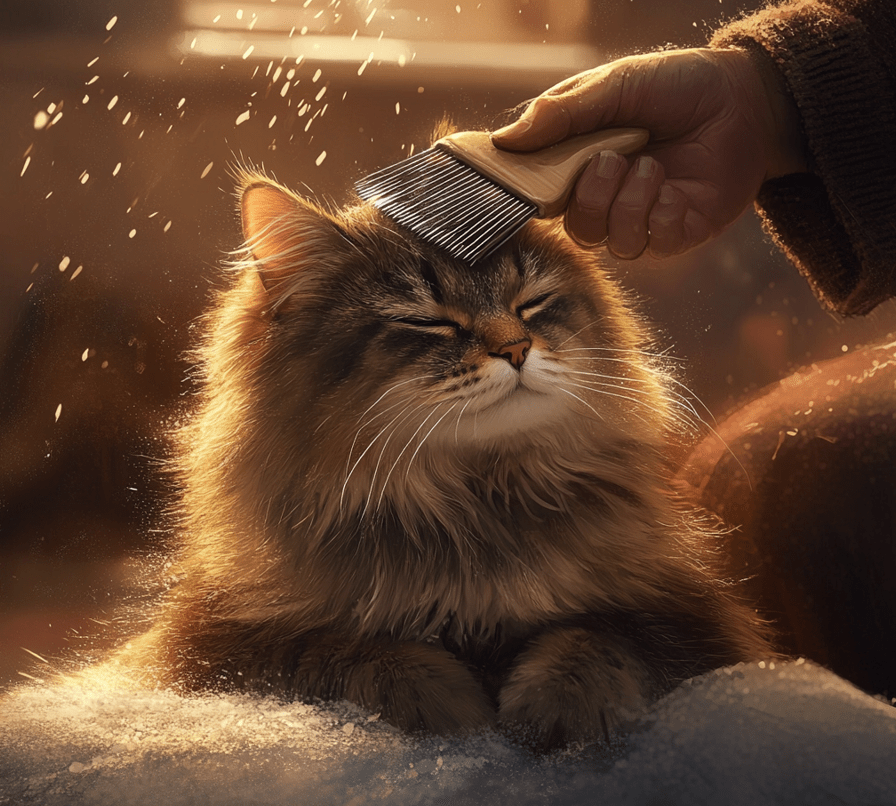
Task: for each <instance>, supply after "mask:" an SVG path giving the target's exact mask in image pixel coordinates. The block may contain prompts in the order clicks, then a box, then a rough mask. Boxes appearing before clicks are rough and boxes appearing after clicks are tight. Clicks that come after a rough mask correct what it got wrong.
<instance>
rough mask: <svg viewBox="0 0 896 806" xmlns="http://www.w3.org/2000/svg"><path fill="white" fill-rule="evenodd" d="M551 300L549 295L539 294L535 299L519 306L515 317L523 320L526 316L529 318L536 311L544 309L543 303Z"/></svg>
mask: <svg viewBox="0 0 896 806" xmlns="http://www.w3.org/2000/svg"><path fill="white" fill-rule="evenodd" d="M550 298H551V294H540V295H539V296H537V297H533V298H532V299H530V300H529V301H528V302H524V303H523V304H522V305H519V306H518V307H517V309H516V315H517V316H518V317H519V318H520V319H525V318H526V317H527V316H531V315H532V314H534V313H536V312H537V311H539V310H541V308H543V307H544V305H545V303H546V302H547V301H548V300H549V299H550Z"/></svg>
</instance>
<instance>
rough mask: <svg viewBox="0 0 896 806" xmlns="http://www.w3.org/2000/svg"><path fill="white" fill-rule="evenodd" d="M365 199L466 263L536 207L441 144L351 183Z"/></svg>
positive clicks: (489, 248)
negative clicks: (450, 152)
mask: <svg viewBox="0 0 896 806" xmlns="http://www.w3.org/2000/svg"><path fill="white" fill-rule="evenodd" d="M355 190H356V191H357V193H358V195H359V196H360V197H361V198H362V199H364V201H368V202H370V203H371V204H372V205H373V206H374V207H377V208H378V209H380V210H382V211H383V212H384V213H385V214H386V215H387V216H389V218H391V219H392V220H393V221H395V222H397V223H398V224H401V225H402V226H404V227H407V228H408V229H409V230H411V232H413V233H414V234H415V235H418V236H419V237H420V238H422V239H423V240H425V241H428V242H429V243H431V244H433V245H434V246H437V247H440V248H442V249H445V250H446V251H447V252H448V253H449V254H451V255H452V256H453V257H456V258H458V259H459V260H463V261H466V262H469V263H475V262H476V261H477V260H480V259H481V258H483V257H485V256H486V255H487V254H488V253H489V252H491V251H492V250H494V249H496V248H497V247H498V246H500V245H501V244H502V243H504V241H506V240H507V239H508V238H510V237H511V236H512V235H513V234H514V233H515V232H516V231H517V230H518V229H519V228H520V227H522V226H523V224H525V223H526V222H527V221H528V220H529V219H530V218H532V217H533V216H535V215H536V214H537V213H538V208H537V207H536V206H535V205H534V204H532V203H531V202H529V201H526V200H525V199H521V198H519V197H518V196H515V195H513V194H512V193H510V192H509V191H507V190H505V189H504V188H502V187H501V186H500V185H498V184H495V183H494V182H492V181H491V180H490V179H488V178H487V177H485V176H483V175H482V174H481V173H479V172H478V171H477V170H476V169H475V168H471V167H470V166H469V165H466V164H464V163H463V162H461V161H460V160H458V159H456V158H454V157H453V156H451V155H450V154H449V153H448V152H446V151H444V150H442V149H440V148H430V149H427V150H426V151H421V152H420V153H419V154H415V155H414V156H413V157H408V159H406V160H403V161H402V162H399V163H396V164H395V165H390V166H388V167H387V168H383V169H381V170H379V171H376V172H375V173H372V174H370V176H367V177H366V178H364V179H362V180H361V181H359V182H358V183H357V184H356V185H355Z"/></svg>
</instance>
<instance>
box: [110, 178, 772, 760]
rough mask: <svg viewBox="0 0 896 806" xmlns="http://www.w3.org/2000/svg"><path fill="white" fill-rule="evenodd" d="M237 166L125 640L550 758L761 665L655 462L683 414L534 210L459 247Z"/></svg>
mask: <svg viewBox="0 0 896 806" xmlns="http://www.w3.org/2000/svg"><path fill="white" fill-rule="evenodd" d="M240 180H241V181H240V210H241V219H242V227H243V232H244V235H245V239H246V244H247V246H246V251H245V259H244V260H242V261H240V262H239V263H238V264H237V265H236V266H235V271H234V277H233V279H232V280H231V281H230V282H229V284H228V287H227V288H226V289H225V290H224V291H222V292H221V293H220V294H219V295H218V297H217V299H216V301H215V303H214V306H213V307H212V309H211V311H210V313H209V315H208V318H207V327H206V333H205V336H204V339H203V340H202V342H201V345H200V346H199V347H198V350H197V353H196V356H197V363H198V367H199V371H200V373H201V389H200V392H199V394H198V404H197V410H196V412H195V414H194V415H193V416H192V419H191V420H190V421H189V422H188V423H187V424H186V425H185V426H184V427H183V428H182V430H181V431H180V433H179V435H178V436H177V444H178V447H177V459H176V465H177V468H176V469H177V474H178V478H179V480H180V485H181V488H182V500H181V503H180V505H179V509H178V526H177V529H178V532H179V540H180V541H181V548H180V550H179V553H178V555H177V565H176V568H177V572H178V576H179V577H180V581H179V582H178V583H177V584H176V585H175V586H174V587H173V589H172V590H171V591H170V592H169V595H168V598H167V600H166V601H165V602H164V604H163V606H162V608H161V612H160V615H159V618H158V620H157V622H156V623H155V625H154V626H153V627H152V628H151V629H150V630H149V631H148V632H147V633H146V634H144V635H143V636H142V637H141V638H139V639H137V640H135V641H133V642H132V643H131V644H130V645H129V649H128V651H127V652H126V653H125V654H124V655H122V658H121V659H120V660H122V659H123V660H126V661H127V662H128V663H130V664H132V665H134V666H136V667H137V668H139V669H141V670H143V672H144V673H145V674H146V675H147V676H149V677H150V678H151V679H152V680H154V681H155V682H157V683H161V684H165V685H172V686H176V687H178V688H179V689H181V690H185V691H195V690H206V689H240V690H252V691H262V692H271V693H274V694H276V695H278V696H284V697H296V698H303V699H305V700H307V701H312V700H334V699H342V698H345V699H348V700H351V701H354V702H356V703H358V704H359V705H361V706H363V707H364V708H367V709H369V710H370V711H372V712H375V713H378V714H381V716H382V718H383V719H384V720H387V721H389V722H390V723H392V724H393V725H395V726H397V727H399V728H401V729H404V730H407V731H427V732H433V733H436V734H452V733H464V732H469V731H476V730H479V729H482V728H487V727H490V726H499V727H502V728H504V729H506V730H507V731H509V732H511V733H515V734H517V735H520V736H524V737H526V741H528V742H530V743H531V744H532V746H534V747H537V748H540V749H545V750H550V749H552V748H556V747H561V746H563V745H566V744H568V743H574V742H588V741H594V740H600V739H601V738H602V737H608V736H609V735H610V732H612V731H614V730H618V729H619V728H620V727H621V726H622V725H624V724H625V723H626V722H627V721H628V720H631V719H635V718H637V717H638V716H639V715H641V714H643V713H644V712H645V709H646V708H647V707H648V706H649V705H650V703H651V702H653V701H654V700H655V699H656V698H657V697H659V696H661V695H662V694H663V693H665V692H668V691H669V690H670V689H672V688H673V687H675V686H676V685H677V684H679V683H680V682H682V681H683V680H685V679H687V678H689V677H691V676H694V675H697V674H700V673H703V672H706V671H708V670H711V669H713V668H716V667H719V666H722V665H727V664H733V663H737V662H740V661H747V660H753V659H757V658H761V657H769V656H771V654H772V649H771V647H770V644H769V641H768V636H767V634H766V629H765V626H764V625H763V624H762V623H761V621H760V620H759V618H758V617H757V616H756V614H755V612H754V611H753V610H752V609H750V608H749V607H748V606H746V605H745V604H743V603H742V602H740V601H739V600H738V598H737V596H736V590H735V588H734V586H733V585H732V584H731V583H730V582H728V581H726V580H725V579H724V577H723V575H722V573H721V572H720V570H719V568H720V567H721V565H720V547H721V546H720V542H721V541H722V539H723V536H722V533H721V532H720V531H718V529H717V527H716V524H715V522H713V521H712V520H711V519H710V518H709V517H708V516H706V515H705V514H703V513H702V512H701V511H700V510H698V509H696V508H695V507H694V506H693V505H691V504H689V503H688V502H687V501H685V500H683V499H682V498H681V497H680V496H679V494H678V493H677V492H676V490H675V488H674V487H673V484H672V482H671V481H670V477H671V471H670V468H669V466H668V465H669V462H668V461H667V459H666V456H667V455H668V446H669V445H670V443H671V441H673V440H675V439H677V438H678V437H677V435H678V434H680V433H681V432H682V430H683V428H684V425H683V423H684V421H685V420H686V419H687V416H688V414H689V412H688V411H687V409H686V407H685V405H684V404H683V403H682V400H681V399H680V398H679V397H678V396H676V394H675V393H674V386H673V381H671V379H670V377H669V376H668V373H667V371H666V369H665V368H664V367H663V366H662V365H661V362H660V360H659V359H658V357H656V356H653V355H651V354H650V353H649V352H648V348H649V344H650V336H649V334H648V332H647V328H646V326H645V325H644V323H643V322H642V321H641V320H640V318H639V317H638V316H637V315H636V313H635V312H634V311H633V309H632V306H631V305H630V304H629V302H628V301H627V299H626V297H625V295H624V293H623V291H622V290H621V289H620V287H619V286H618V284H617V283H616V282H615V281H614V280H612V279H611V278H610V277H609V276H608V275H607V274H606V273H605V272H604V271H603V270H602V269H601V267H600V266H599V265H598V263H597V261H596V258H595V256H594V254H593V253H592V252H589V251H585V250H582V249H581V248H579V247H577V246H575V245H574V244H573V243H572V242H571V241H570V240H569V239H568V238H567V237H566V236H565V234H564V233H563V231H562V227H561V226H560V225H559V224H557V223H556V222H544V221H533V222H530V223H529V224H527V225H526V226H525V227H524V228H523V229H522V230H521V231H520V232H519V233H518V234H517V235H516V236H514V237H513V238H512V239H511V240H510V241H508V242H507V243H506V244H504V245H503V246H502V247H501V248H499V249H498V250H497V251H496V252H494V253H493V254H492V255H491V256H489V257H488V258H486V259H484V260H482V261H480V262H479V263H477V264H475V265H473V266H470V265H465V264H463V263H460V262H458V261H456V260H454V259H452V258H451V257H449V256H448V255H446V254H444V253H442V252H440V251H439V250H437V249H435V248H432V247H429V246H428V245H427V244H426V243H424V242H422V241H420V240H418V239H417V238H416V237H414V236H412V235H411V234H410V233H408V232H407V231H405V230H404V229H403V228H401V227H400V226H398V225H397V224H394V223H392V222H391V221H390V220H389V219H388V218H386V217H384V216H383V215H382V214H381V213H379V211H377V210H376V209H374V208H373V207H372V206H370V205H368V204H363V203H357V204H354V205H352V206H349V207H347V208H345V209H342V210H339V211H335V212H328V211H325V210H324V209H323V208H321V207H320V206H318V205H316V204H315V203H313V202H311V201H308V200H305V199H303V198H301V197H299V196H298V195H296V194H294V193H292V192H291V191H290V190H288V189H287V188H285V187H283V186H282V185H280V184H278V183H277V182H275V181H273V180H271V179H268V178H266V177H265V176H263V175H261V174H259V173H256V172H252V171H245V172H243V173H241V175H240Z"/></svg>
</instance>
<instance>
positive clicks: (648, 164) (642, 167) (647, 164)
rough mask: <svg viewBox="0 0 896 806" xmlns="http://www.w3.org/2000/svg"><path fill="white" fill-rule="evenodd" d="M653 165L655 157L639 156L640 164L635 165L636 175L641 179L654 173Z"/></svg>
mask: <svg viewBox="0 0 896 806" xmlns="http://www.w3.org/2000/svg"><path fill="white" fill-rule="evenodd" d="M653 167H654V160H653V157H638V164H637V165H636V166H635V176H637V177H638V178H639V179H647V177H649V176H650V175H651V174H652V173H653Z"/></svg>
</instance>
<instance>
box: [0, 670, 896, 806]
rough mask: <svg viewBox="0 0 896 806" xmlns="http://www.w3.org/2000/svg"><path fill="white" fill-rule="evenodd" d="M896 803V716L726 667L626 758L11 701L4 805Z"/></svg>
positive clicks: (109, 687) (24, 693)
mask: <svg viewBox="0 0 896 806" xmlns="http://www.w3.org/2000/svg"><path fill="white" fill-rule="evenodd" d="M367 803H394V804H418V803H419V804H428V803H432V804H439V803H444V804H458V805H459V804H490V806H491V805H492V804H513V806H525V805H526V804H548V803H549V804H558V805H559V804H592V803H595V804H596V803H600V804H616V803H620V804H622V803H624V804H645V806H646V805H647V804H651V806H655V805H656V804H689V806H690V805H692V804H704V803H705V804H731V805H732V806H738V805H739V804H812V806H824V805H825V804H838V806H841V805H842V804H876V805H877V806H884V805H885V804H896V708H893V707H892V706H890V705H889V704H886V703H884V702H882V701H880V700H878V699H875V698H872V697H869V696H866V695H865V694H862V693H861V692H859V691H857V690H856V689H855V688H853V687H852V686H851V685H849V684H848V683H846V682H844V681H843V680H841V679H839V678H837V677H835V676H834V675H832V674H830V673H829V672H826V671H824V670H823V669H820V668H818V667H816V666H813V665H812V664H809V663H803V662H795V663H789V664H785V665H778V667H777V668H770V667H769V666H766V668H760V667H759V666H757V665H751V666H738V667H732V668H729V669H724V670H721V671H719V672H716V673H714V674H712V675H709V676H706V677H704V678H701V679H698V680H696V681H692V682H690V683H688V684H685V685H684V686H682V687H681V688H680V689H678V690H677V691H675V692H673V693H672V694H671V695H670V696H669V697H667V698H666V699H665V700H663V701H662V702H660V703H659V704H658V705H657V707H656V708H655V709H654V710H653V712H652V713H651V714H650V715H649V716H648V717H647V718H646V719H645V720H643V722H642V723H641V724H640V725H639V726H638V728H637V729H636V730H635V731H634V732H633V733H632V734H631V735H630V736H628V738H627V739H625V740H624V741H621V742H620V743H619V745H618V746H616V747H614V748H613V749H612V750H611V749H609V748H607V747H606V746H594V747H590V748H584V749H579V750H577V751H575V752H570V753H567V754H565V755H564V756H562V757H559V758H553V759H550V760H541V761H535V760H533V759H532V758H531V757H529V756H527V755H526V754H525V753H524V752H523V751H521V750H519V749H517V748H515V747H514V746H512V745H510V744H509V743H507V742H506V741H505V740H504V739H503V738H501V737H499V736H493V735H487V736H478V737H474V738H472V739H467V740H465V741H449V740H444V739H415V738H410V737H407V736H404V735H402V734H400V733H398V732H397V731H395V730H393V729H391V728H390V727H389V726H388V725H386V724H384V723H382V722H379V721H377V720H375V719H372V718H371V717H370V716H369V715H367V714H365V713H362V712H361V711H359V710H358V709H357V708H355V707H354V706H352V705H351V704H349V703H338V704H336V705H333V706H331V707H328V708H314V707H310V706H306V705H301V704H295V703H292V704H284V703H280V702H277V701H275V700H271V699H261V698H257V697H250V696H242V695H240V696H236V695H234V696H206V697H195V698H184V697H178V696H175V695H173V694H170V693H166V692H154V691H128V690H126V689H123V688H121V687H120V686H116V685H115V684H113V683H110V682H107V683H105V684H103V685H100V684H98V683H96V682H94V683H92V684H90V685H87V684H84V683H65V684H62V683H55V684H52V685H33V686H29V687H23V688H20V689H18V690H17V691H15V692H13V693H12V695H9V696H7V697H6V699H4V700H3V701H2V702H0V804H16V806H20V805H21V806H24V805H25V804H66V806H68V804H90V805H91V806H93V804H97V805H98V804H110V806H111V805H112V804H114V805H115V806H120V805H121V804H147V805H149V804H151V805H152V806H156V804H159V805H160V806H161V805H162V804H164V806H179V804H214V805H215V806H219V805H221V804H234V806H236V805H237V804H239V806H247V805H248V804H289V806H304V804H308V805H309V806H311V805H312V804H313V805H314V806H322V805H323V804H327V805H328V804H334V806H336V805H338V806H361V804H367Z"/></svg>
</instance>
